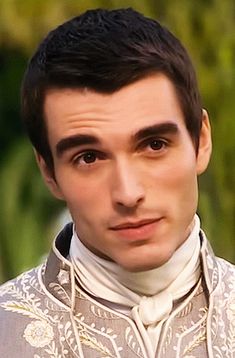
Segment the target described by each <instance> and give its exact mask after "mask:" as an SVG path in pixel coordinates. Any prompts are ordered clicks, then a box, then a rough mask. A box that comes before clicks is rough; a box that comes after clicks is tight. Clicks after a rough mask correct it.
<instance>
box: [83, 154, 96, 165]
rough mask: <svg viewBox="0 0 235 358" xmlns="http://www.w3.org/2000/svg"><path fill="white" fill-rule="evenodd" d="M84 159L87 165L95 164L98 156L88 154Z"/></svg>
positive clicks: (84, 155)
mask: <svg viewBox="0 0 235 358" xmlns="http://www.w3.org/2000/svg"><path fill="white" fill-rule="evenodd" d="M82 159H83V161H84V162H85V163H86V164H90V163H94V162H95V161H96V159H97V155H96V153H94V152H88V153H85V154H83V156H82Z"/></svg>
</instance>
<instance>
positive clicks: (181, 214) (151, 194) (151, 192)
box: [38, 74, 210, 271]
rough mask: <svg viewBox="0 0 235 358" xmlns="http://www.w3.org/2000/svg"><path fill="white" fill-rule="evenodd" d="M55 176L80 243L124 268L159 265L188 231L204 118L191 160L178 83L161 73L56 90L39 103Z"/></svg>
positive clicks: (54, 186)
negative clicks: (112, 85) (115, 87)
mask: <svg viewBox="0 0 235 358" xmlns="http://www.w3.org/2000/svg"><path fill="white" fill-rule="evenodd" d="M44 110H45V118H46V125H47V128H48V139H49V144H50V147H51V150H52V155H53V159H54V175H55V177H54V178H55V179H54V178H53V177H52V176H51V175H50V172H49V170H47V168H46V165H45V163H44V161H43V159H42V158H41V157H40V156H38V162H39V166H40V168H41V170H42V173H43V175H44V177H45V180H46V182H47V184H48V186H49V187H50V189H51V191H52V192H53V194H54V195H55V196H56V197H58V198H60V199H63V200H65V201H66V203H67V205H68V208H69V210H70V212H71V215H72V217H73V220H74V222H75V227H76V232H77V234H78V236H79V238H80V239H81V241H82V242H83V243H84V244H85V245H86V246H87V247H88V248H89V249H90V250H91V251H93V252H94V253H96V254H98V255H99V256H101V257H105V258H108V259H110V260H112V261H115V262H116V263H118V264H119V265H121V266H122V267H124V268H126V269H127V270H130V271H142V270H147V269H152V268H155V267H159V266H161V265H162V264H164V263H165V262H166V261H168V260H169V259H170V257H171V256H172V254H173V253H174V252H175V250H176V249H177V248H178V247H179V246H180V245H181V244H182V243H183V242H184V240H185V239H186V238H187V236H188V235H189V233H190V230H191V228H192V221H193V217H194V214H195V211H196V207H197V200H198V192H197V175H198V174H200V173H201V172H203V171H204V170H205V168H206V166H207V164H208V160H209V156H210V130H209V124H208V120H207V117H206V114H205V113H204V115H203V125H202V132H201V138H200V147H199V153H198V155H197V156H196V153H195V148H194V146H193V143H192V140H191V137H190V135H189V133H188V131H187V129H186V127H185V123H184V117H183V114H182V111H181V108H180V104H179V101H178V99H177V96H176V93H175V90H174V86H173V85H172V83H171V82H170V80H169V79H168V78H167V77H165V76H164V75H162V74H155V75H152V76H149V77H146V78H144V79H141V80H139V81H137V82H135V83H133V84H131V85H128V86H126V87H124V88H122V89H121V90H119V91H117V92H115V93H113V94H100V93H97V92H92V91H90V90H86V89H84V90H79V89H54V90H50V91H49V92H48V93H47V95H46V99H45V107H44Z"/></svg>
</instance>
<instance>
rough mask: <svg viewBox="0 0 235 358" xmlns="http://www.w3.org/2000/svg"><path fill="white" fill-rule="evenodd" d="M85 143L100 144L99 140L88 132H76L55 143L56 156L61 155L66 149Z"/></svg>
mask: <svg viewBox="0 0 235 358" xmlns="http://www.w3.org/2000/svg"><path fill="white" fill-rule="evenodd" d="M87 144H100V141H99V139H98V138H97V137H95V136H93V135H90V134H76V135H74V136H71V137H67V138H63V139H61V140H60V141H59V142H58V143H57V144H56V154H57V156H58V157H61V156H62V155H63V153H64V152H66V151H67V150H69V149H72V148H75V147H79V146H82V145H87Z"/></svg>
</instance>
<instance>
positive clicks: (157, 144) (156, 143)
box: [151, 140, 162, 150]
mask: <svg viewBox="0 0 235 358" xmlns="http://www.w3.org/2000/svg"><path fill="white" fill-rule="evenodd" d="M151 148H152V149H155V150H156V149H161V148H162V143H161V142H160V141H159V140H154V141H153V142H152V143H151Z"/></svg>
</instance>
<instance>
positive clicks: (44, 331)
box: [24, 321, 54, 348]
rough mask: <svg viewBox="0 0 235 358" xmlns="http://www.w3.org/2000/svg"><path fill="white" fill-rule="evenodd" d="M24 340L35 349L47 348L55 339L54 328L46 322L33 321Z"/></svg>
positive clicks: (25, 333) (26, 330)
mask: <svg viewBox="0 0 235 358" xmlns="http://www.w3.org/2000/svg"><path fill="white" fill-rule="evenodd" d="M24 338H25V339H26V341H27V342H29V344H31V346H33V347H37V348H38V347H45V346H46V345H48V344H50V343H51V341H52V340H53V338H54V332H53V328H52V327H51V326H50V325H49V324H48V323H47V322H45V321H33V322H31V323H30V324H28V325H27V327H26V328H25V331H24Z"/></svg>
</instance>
